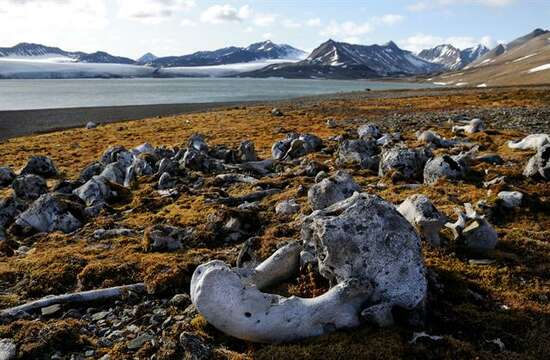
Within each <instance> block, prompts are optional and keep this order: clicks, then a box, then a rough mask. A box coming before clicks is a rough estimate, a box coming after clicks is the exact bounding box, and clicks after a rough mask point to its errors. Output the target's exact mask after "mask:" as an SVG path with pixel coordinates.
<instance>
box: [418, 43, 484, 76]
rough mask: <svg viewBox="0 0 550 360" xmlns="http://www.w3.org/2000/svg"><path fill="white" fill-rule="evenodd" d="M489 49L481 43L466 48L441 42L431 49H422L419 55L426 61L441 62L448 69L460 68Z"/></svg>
mask: <svg viewBox="0 0 550 360" xmlns="http://www.w3.org/2000/svg"><path fill="white" fill-rule="evenodd" d="M488 51H489V49H487V48H486V47H485V46H483V45H481V44H479V45H477V46H474V47H471V48H468V49H464V50H460V49H458V48H456V47H454V46H453V45H451V44H441V45H437V46H435V47H433V48H431V49H424V50H422V51H421V52H419V53H418V56H419V57H420V58H422V59H424V60H426V61H430V62H432V63H435V64H440V65H442V66H444V67H445V68H446V69H448V70H459V69H462V68H464V67H466V66H468V65H469V64H470V63H472V62H474V61H476V60H477V59H478V58H480V57H481V56H483V55H484V54H485V53H487V52H488Z"/></svg>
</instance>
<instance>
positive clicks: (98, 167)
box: [79, 161, 105, 182]
mask: <svg viewBox="0 0 550 360" xmlns="http://www.w3.org/2000/svg"><path fill="white" fill-rule="evenodd" d="M104 169H105V164H104V163H102V162H100V161H96V162H93V163H91V164H88V165H86V167H85V168H84V169H82V171H81V172H80V176H79V179H80V180H81V181H82V182H86V181H88V180H90V179H91V178H93V177H94V176H96V175H99V174H101V172H102V171H103V170H104Z"/></svg>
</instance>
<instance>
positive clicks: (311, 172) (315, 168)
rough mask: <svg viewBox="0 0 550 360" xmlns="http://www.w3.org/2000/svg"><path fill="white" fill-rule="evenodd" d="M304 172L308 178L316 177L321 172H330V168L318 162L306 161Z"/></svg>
mask: <svg viewBox="0 0 550 360" xmlns="http://www.w3.org/2000/svg"><path fill="white" fill-rule="evenodd" d="M302 165H303V166H304V172H305V174H306V175H307V176H311V177H315V176H317V174H318V173H319V172H321V171H328V170H329V168H328V166H326V165H325V164H321V163H320V162H317V161H306V162H303V163H302Z"/></svg>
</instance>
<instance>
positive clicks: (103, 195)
mask: <svg viewBox="0 0 550 360" xmlns="http://www.w3.org/2000/svg"><path fill="white" fill-rule="evenodd" d="M111 186H112V185H111V183H110V182H109V180H107V179H106V178H104V177H103V176H94V177H93V178H92V179H90V180H89V181H87V182H86V183H85V184H84V185H82V186H81V187H79V188H77V189H75V190H74V191H73V194H75V195H76V196H78V197H79V198H80V199H81V200H82V201H84V202H85V203H86V205H88V206H94V205H99V204H104V203H107V202H109V201H110V200H111V199H112V198H113V197H114V196H116V195H117V194H116V192H114V191H112V190H111Z"/></svg>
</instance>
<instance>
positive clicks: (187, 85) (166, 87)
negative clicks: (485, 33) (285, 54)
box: [0, 78, 430, 111]
mask: <svg viewBox="0 0 550 360" xmlns="http://www.w3.org/2000/svg"><path fill="white" fill-rule="evenodd" d="M425 87H430V85H427V84H419V83H397V82H376V81H367V80H288V79H220V78H200V79H197V78H179V79H71V80H68V79H63V80H0V111H1V110H30V109H55V108H71V107H93V106H119V105H151V104H180V103H209V102H238V101H253V100H258V101H259V100H280V99H289V98H293V97H299V96H306V95H320V94H329V93H338V92H350V91H362V90H365V89H366V88H369V89H372V90H385V89H412V88H425Z"/></svg>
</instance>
